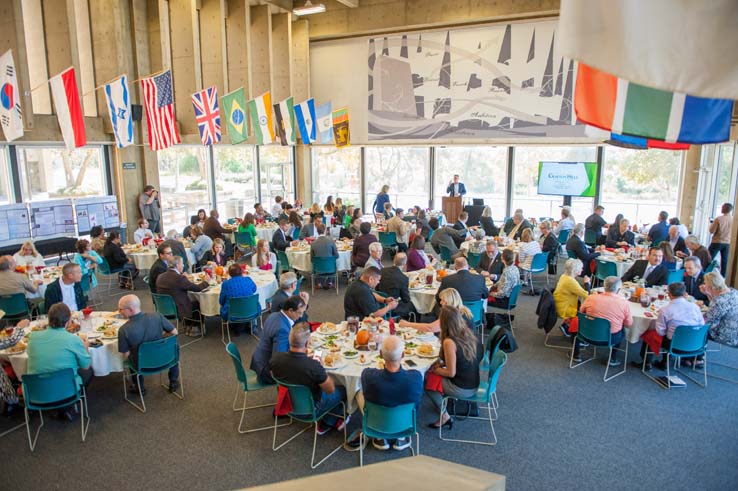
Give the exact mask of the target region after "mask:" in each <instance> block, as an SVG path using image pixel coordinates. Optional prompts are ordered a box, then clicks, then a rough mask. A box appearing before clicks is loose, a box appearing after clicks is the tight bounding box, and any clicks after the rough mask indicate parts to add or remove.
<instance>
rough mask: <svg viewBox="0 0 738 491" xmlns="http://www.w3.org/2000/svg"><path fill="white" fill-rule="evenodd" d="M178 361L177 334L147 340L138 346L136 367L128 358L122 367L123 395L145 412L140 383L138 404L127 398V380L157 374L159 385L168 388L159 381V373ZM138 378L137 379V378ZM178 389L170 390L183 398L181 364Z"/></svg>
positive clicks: (138, 384)
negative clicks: (139, 403) (177, 390)
mask: <svg viewBox="0 0 738 491" xmlns="http://www.w3.org/2000/svg"><path fill="white" fill-rule="evenodd" d="M178 363H179V346H178V345H177V336H167V337H164V338H162V339H157V340H156V341H147V342H145V343H142V344H141V345H140V346H139V347H138V368H136V367H134V366H133V363H131V360H130V359H128V360H126V362H125V366H124V367H123V397H124V398H125V400H126V401H127V402H128V403H129V404H131V405H132V406H133V407H135V408H136V409H138V410H139V411H141V412H142V413H145V412H146V402H145V401H144V398H143V393H142V392H141V384H140V383H137V384H136V387H137V388H138V396H139V397H140V398H141V405H140V406H139V405H138V404H136V402H134V401H133V400H131V399H129V398H128V388H127V387H128V380H129V379H130V380H133V377H144V376H147V375H157V374H158V375H159V385H161V386H162V387H164V388H166V389H169V386H168V385H167V384H164V383H163V382H162V381H161V374H162V373H164V372H168V371H169V369H170V368H172V367H173V366H175V365H177V364H178ZM137 380H138V379H137ZM179 390H180V392H179V393H177V392H176V391H175V392H172V394H174V395H175V396H177V397H178V398H180V399H184V382H183V380H182V365H181V364H180V366H179Z"/></svg>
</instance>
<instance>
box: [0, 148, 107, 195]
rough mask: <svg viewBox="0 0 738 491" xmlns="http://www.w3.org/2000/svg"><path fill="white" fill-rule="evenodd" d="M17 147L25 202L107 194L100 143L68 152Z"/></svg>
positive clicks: (61, 149) (57, 149) (54, 149)
mask: <svg viewBox="0 0 738 491" xmlns="http://www.w3.org/2000/svg"><path fill="white" fill-rule="evenodd" d="M17 150H18V165H19V167H20V171H21V188H22V190H23V197H24V200H26V201H40V200H47V199H58V198H79V197H82V196H105V195H106V194H108V193H107V189H108V187H107V185H106V175H105V174H106V173H105V159H104V156H103V148H102V147H100V146H97V147H83V148H76V149H74V150H71V151H70V150H67V149H66V148H64V147H31V146H28V147H23V146H19V147H17ZM5 182H7V180H6V181H5Z"/></svg>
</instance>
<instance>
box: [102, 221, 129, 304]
mask: <svg viewBox="0 0 738 491" xmlns="http://www.w3.org/2000/svg"><path fill="white" fill-rule="evenodd" d="M120 243H121V239H120V234H119V233H118V232H115V231H113V232H110V233H109V234H108V238H107V239H106V240H105V248H104V249H103V256H104V257H105V260H106V261H107V262H108V265H109V266H110V270H111V271H112V272H114V273H116V272H117V273H119V274H118V283H119V284H120V287H121V288H129V289H131V290H133V280H135V279H136V278H137V277H138V269H137V268H136V266H135V265H134V264H133V260H132V259H131V258H129V257H128V256H127V255H126V253H125V252H124V251H123V247H121V245H120ZM123 271H128V272H129V273H130V278H128V277H121V275H120V273H122V272H123Z"/></svg>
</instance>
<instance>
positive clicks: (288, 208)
mask: <svg viewBox="0 0 738 491" xmlns="http://www.w3.org/2000/svg"><path fill="white" fill-rule="evenodd" d="M292 210H294V208H293V207H292V205H291V204H289V203H287V202H286V201H282V211H281V212H280V213H279V215H277V220H281V219H283V220H287V221H289V220H290V213H292Z"/></svg>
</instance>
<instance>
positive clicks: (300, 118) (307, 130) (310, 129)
mask: <svg viewBox="0 0 738 491" xmlns="http://www.w3.org/2000/svg"><path fill="white" fill-rule="evenodd" d="M328 112H330V110H329V111H328ZM295 121H297V128H298V129H299V130H300V139H301V140H302V143H304V144H305V145H307V144H309V143H313V142H314V141H315V140H316V135H315V131H316V130H315V125H316V118H315V99H308V100H306V101H303V102H301V103H299V104H297V105H296V106H295Z"/></svg>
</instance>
